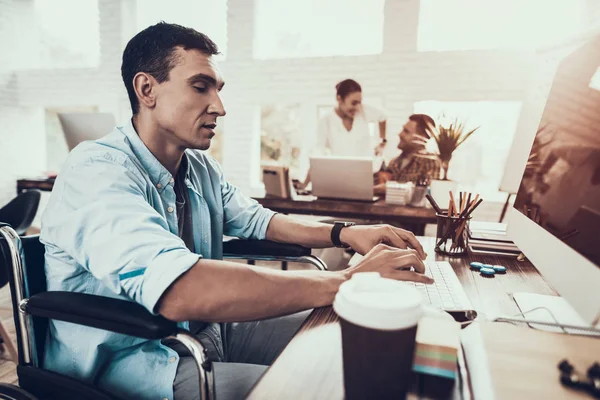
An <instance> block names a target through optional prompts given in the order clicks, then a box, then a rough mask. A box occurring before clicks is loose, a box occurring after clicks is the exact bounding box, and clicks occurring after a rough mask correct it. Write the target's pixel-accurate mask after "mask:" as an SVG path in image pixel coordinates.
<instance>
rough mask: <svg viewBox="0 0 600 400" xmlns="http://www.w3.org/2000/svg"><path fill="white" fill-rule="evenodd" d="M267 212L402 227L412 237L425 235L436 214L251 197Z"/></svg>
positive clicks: (367, 204)
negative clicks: (409, 231)
mask: <svg viewBox="0 0 600 400" xmlns="http://www.w3.org/2000/svg"><path fill="white" fill-rule="evenodd" d="M254 200H256V201H258V202H259V203H260V204H262V205H263V206H264V207H266V208H270V209H271V210H273V211H277V212H280V213H283V214H303V215H323V216H332V217H339V218H350V219H366V220H381V221H383V222H384V223H387V224H395V225H400V226H403V227H405V228H406V229H409V230H411V231H412V232H414V234H415V235H423V234H424V233H425V224H435V223H436V217H435V211H434V210H433V209H430V208H425V207H410V206H400V205H396V204H386V202H385V200H384V199H380V200H378V201H376V202H365V201H352V200H325V199H317V198H315V197H314V196H300V197H299V199H298V200H291V199H281V198H277V197H254Z"/></svg>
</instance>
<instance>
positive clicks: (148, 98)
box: [133, 72, 158, 108]
mask: <svg viewBox="0 0 600 400" xmlns="http://www.w3.org/2000/svg"><path fill="white" fill-rule="evenodd" d="M157 84H158V82H156V79H154V77H153V76H152V75H150V74H147V73H145V72H138V73H137V74H135V76H134V77H133V89H134V90H135V94H136V95H137V98H138V101H139V102H140V105H141V104H143V105H144V106H146V108H154V106H155V105H156V85H157Z"/></svg>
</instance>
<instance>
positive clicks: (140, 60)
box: [121, 22, 219, 115]
mask: <svg viewBox="0 0 600 400" xmlns="http://www.w3.org/2000/svg"><path fill="white" fill-rule="evenodd" d="M177 47H182V48H183V49H184V50H189V49H196V50H199V51H201V52H202V53H205V54H208V55H213V54H219V49H218V48H217V45H216V44H215V43H214V42H213V41H212V40H210V38H209V37H208V36H206V35H205V34H203V33H200V32H198V31H196V30H194V29H191V28H186V27H184V26H181V25H177V24H168V23H166V22H159V23H158V24H156V25H152V26H149V27H147V28H146V29H144V30H143V31H141V32H140V33H138V34H137V35H135V36H134V37H133V38H132V39H131V40H130V41H129V43H127V46H126V47H125V50H124V51H123V63H122V64H121V76H122V77H123V83H125V87H126V88H127V95H128V96H129V102H130V103H131V111H132V112H133V114H134V115H136V114H137V113H138V112H139V111H140V103H139V101H138V98H137V96H136V95H135V90H134V89H133V77H134V76H135V74H137V73H138V72H146V73H148V74H150V75H152V76H153V77H154V79H156V80H157V82H158V83H162V82H164V81H167V80H168V79H169V72H170V71H171V69H173V67H175V65H177V62H178V61H179V60H178V57H177V56H176V55H175V50H176V49H177Z"/></svg>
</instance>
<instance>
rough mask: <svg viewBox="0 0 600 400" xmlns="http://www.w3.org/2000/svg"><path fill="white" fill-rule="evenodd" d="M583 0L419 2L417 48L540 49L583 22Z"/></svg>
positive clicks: (578, 30)
mask: <svg viewBox="0 0 600 400" xmlns="http://www.w3.org/2000/svg"><path fill="white" fill-rule="evenodd" d="M585 1H586V0H552V1H548V0H527V1H523V0H505V1H497V0H421V8H420V11H419V28H418V39H417V48H418V50H419V51H461V50H481V49H494V48H522V47H543V46H549V45H553V44H557V43H560V42H561V41H563V40H565V39H567V38H568V37H569V36H571V35H574V34H577V33H578V32H580V31H581V30H582V29H584V28H585V26H586V20H585V18H586V14H585V6H586V3H585Z"/></svg>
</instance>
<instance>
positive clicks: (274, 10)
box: [253, 0, 384, 59]
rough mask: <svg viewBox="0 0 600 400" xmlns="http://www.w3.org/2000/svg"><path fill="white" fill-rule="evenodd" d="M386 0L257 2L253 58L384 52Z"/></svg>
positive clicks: (268, 0) (279, 0) (261, 0)
mask: <svg viewBox="0 0 600 400" xmlns="http://www.w3.org/2000/svg"><path fill="white" fill-rule="evenodd" d="M383 6H384V0H304V1H281V0H255V7H256V8H255V17H254V49H253V53H254V58H255V59H273V58H297V57H323V56H340V55H342V56H350V55H365V54H380V53H381V51H382V49H383Z"/></svg>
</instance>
